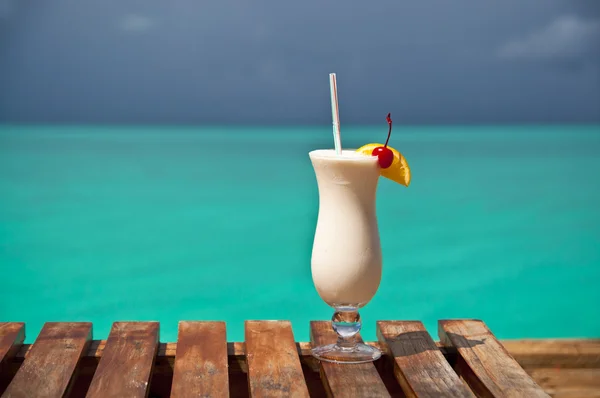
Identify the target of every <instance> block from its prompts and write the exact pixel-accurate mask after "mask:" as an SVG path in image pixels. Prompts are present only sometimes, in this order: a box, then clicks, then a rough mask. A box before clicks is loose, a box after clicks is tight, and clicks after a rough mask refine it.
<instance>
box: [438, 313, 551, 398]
mask: <svg viewBox="0 0 600 398" xmlns="http://www.w3.org/2000/svg"><path fill="white" fill-rule="evenodd" d="M438 333H439V335H440V339H441V341H442V342H443V343H444V344H447V345H452V346H454V347H456V349H457V351H458V358H457V365H456V369H457V371H458V373H459V374H460V375H461V376H462V377H463V378H464V379H465V381H466V382H467V383H468V384H469V386H470V387H471V389H472V390H473V391H474V392H475V393H476V394H477V395H478V396H482V397H528V398H534V397H548V396H549V395H548V394H546V393H545V392H544V390H542V388H541V387H540V386H538V385H537V384H536V383H535V381H534V380H533V379H532V378H531V377H529V375H527V373H526V372H525V370H523V368H522V367H521V366H519V364H518V363H517V361H516V360H515V359H514V358H513V357H512V356H510V354H509V353H508V351H506V349H505V348H504V347H503V346H502V345H501V344H500V342H499V341H498V340H497V339H496V337H494V335H493V334H492V332H490V330H489V329H488V327H487V326H486V325H485V323H483V322H482V321H480V320H442V321H439V329H438Z"/></svg>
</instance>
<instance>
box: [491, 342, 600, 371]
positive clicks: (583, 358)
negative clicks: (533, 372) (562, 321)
mask: <svg viewBox="0 0 600 398" xmlns="http://www.w3.org/2000/svg"><path fill="white" fill-rule="evenodd" d="M500 343H501V344H502V345H503V346H504V348H506V350H507V351H508V352H509V353H510V355H512V356H513V357H514V358H515V359H516V360H517V362H519V364H520V365H521V366H522V367H523V368H525V369H527V368H553V367H561V368H600V339H527V340H501V341H500Z"/></svg>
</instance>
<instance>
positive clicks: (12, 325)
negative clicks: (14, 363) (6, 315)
mask: <svg viewBox="0 0 600 398" xmlns="http://www.w3.org/2000/svg"><path fill="white" fill-rule="evenodd" d="M24 340H25V324H24V323H22V322H0V369H1V367H2V365H3V364H5V363H7V362H8V361H10V360H12V359H13V357H14V356H15V355H17V353H18V352H19V349H20V348H21V345H22V344H23V341H24Z"/></svg>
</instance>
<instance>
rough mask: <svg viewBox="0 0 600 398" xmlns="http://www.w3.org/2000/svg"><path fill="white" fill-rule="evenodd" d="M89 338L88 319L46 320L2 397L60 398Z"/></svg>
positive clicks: (85, 349)
mask: <svg viewBox="0 0 600 398" xmlns="http://www.w3.org/2000/svg"><path fill="white" fill-rule="evenodd" d="M91 339H92V324H91V323H89V322H64V323H62V322H47V323H46V324H44V326H43V327H42V330H41V331H40V334H39V335H38V337H37V339H36V340H35V342H34V343H33V346H32V348H31V350H30V351H29V355H28V356H27V358H26V359H25V361H24V362H23V364H22V365H21V367H20V368H19V370H18V372H17V374H16V375H15V377H14V378H13V379H12V381H11V382H10V384H9V385H8V387H7V389H6V391H5V392H4V394H3V395H2V397H3V398H17V397H19V398H20V397H23V398H30V397H48V398H50V397H63V396H64V395H65V394H66V393H67V392H68V389H69V386H70V384H71V381H72V380H73V375H74V373H75V370H76V368H77V364H78V363H79V360H80V359H81V357H82V356H83V355H84V353H85V352H86V351H87V349H88V346H89V344H90V342H91Z"/></svg>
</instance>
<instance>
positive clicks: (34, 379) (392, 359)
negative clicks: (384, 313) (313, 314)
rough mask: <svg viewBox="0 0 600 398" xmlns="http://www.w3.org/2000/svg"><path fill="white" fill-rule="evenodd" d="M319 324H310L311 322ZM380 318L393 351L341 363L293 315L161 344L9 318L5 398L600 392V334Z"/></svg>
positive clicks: (1, 333) (186, 326) (324, 335)
mask: <svg viewBox="0 0 600 398" xmlns="http://www.w3.org/2000/svg"><path fill="white" fill-rule="evenodd" d="M307 326H308V325H307ZM438 334H439V338H440V341H439V342H436V341H434V339H433V338H432V336H430V335H429V333H428V332H427V331H426V330H425V328H424V326H423V324H422V323H421V322H418V321H379V322H377V336H378V341H377V342H371V343H369V344H372V345H375V346H377V347H379V348H380V349H381V350H382V351H383V352H384V355H383V356H382V358H381V359H379V360H378V361H376V362H374V363H367V364H359V365H336V364H330V363H320V362H319V361H316V360H315V359H314V358H312V357H311V356H310V348H311V342H312V343H315V344H323V343H329V342H334V341H335V337H336V336H335V334H334V332H333V331H332V330H331V326H330V323H329V322H321V321H317V322H311V324H310V335H311V342H301V343H297V342H296V341H295V339H294V335H293V332H292V328H291V324H290V323H289V322H287V321H246V323H245V342H244V343H242V342H234V343H231V342H230V343H228V342H227V340H226V327H225V324H224V323H223V322H191V321H190V322H180V323H179V334H178V338H177V342H176V343H160V337H159V324H158V323H157V322H116V323H114V324H113V327H112V329H111V332H110V335H109V337H108V339H107V340H93V339H92V325H91V324H90V323H87V322H74V323H54V322H49V323H46V324H45V325H44V327H43V328H42V330H41V332H40V334H39V335H38V336H37V338H36V339H35V342H34V343H33V344H23V341H24V337H25V325H24V324H23V323H0V395H1V396H2V398H4V397H7V398H8V397H11V398H13V397H19V398H20V397H27V398H35V397H229V396H231V397H248V396H252V397H309V396H311V397H322V396H334V397H404V396H407V397H473V396H481V397H548V396H553V397H600V339H577V340H574V339H564V340H515V341H502V342H500V341H498V340H497V339H496V338H495V337H494V335H493V334H492V332H491V331H490V330H489V329H488V327H487V326H486V325H485V323H483V322H481V321H478V320H446V321H440V322H439V331H438Z"/></svg>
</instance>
